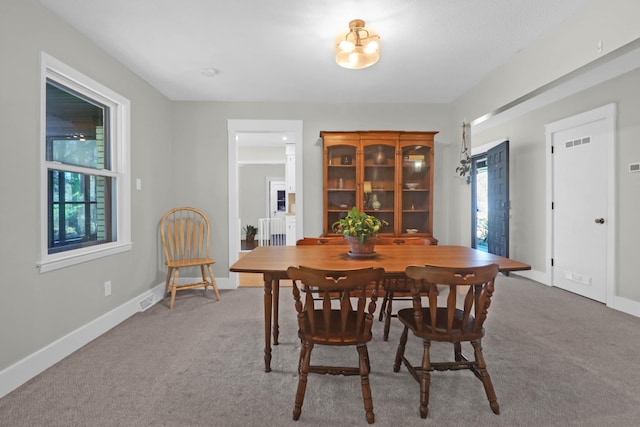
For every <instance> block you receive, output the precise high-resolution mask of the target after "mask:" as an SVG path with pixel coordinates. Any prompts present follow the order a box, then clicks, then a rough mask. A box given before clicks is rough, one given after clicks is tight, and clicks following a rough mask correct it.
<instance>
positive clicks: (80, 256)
mask: <svg viewBox="0 0 640 427" xmlns="http://www.w3.org/2000/svg"><path fill="white" fill-rule="evenodd" d="M40 58H41V61H40V63H41V72H40V259H39V260H38V262H37V266H38V267H39V269H40V273H45V272H47V271H53V270H57V269H60V268H64V267H68V266H71V265H75V264H80V263H83V262H87V261H91V260H94V259H98V258H102V257H105V256H109V255H114V254H117V253H121V252H125V251H129V250H131V248H132V246H133V243H132V242H131V185H130V184H131V166H130V160H129V159H130V111H131V105H130V102H129V100H128V99H127V98H125V97H123V96H121V95H119V94H117V93H115V92H114V91H112V90H111V89H109V88H107V87H105V86H103V85H101V84H100V83H98V82H96V81H95V80H93V79H91V78H89V77H87V76H85V75H84V74H82V73H80V72H78V71H76V70H74V69H73V68H71V67H69V66H68V65H66V64H64V63H62V62H61V61H59V60H57V59H55V58H53V57H52V56H50V55H48V54H46V53H45V52H41V56H40ZM47 78H50V79H52V80H54V81H56V82H59V83H61V84H63V85H65V86H66V87H69V88H71V89H73V90H76V91H78V92H79V93H82V94H84V95H87V96H89V97H91V98H93V99H96V100H99V101H100V102H103V103H104V104H105V105H108V106H109V107H110V113H111V120H110V121H109V123H110V126H111V129H110V131H111V133H110V134H111V138H112V140H111V144H110V146H111V150H112V151H111V162H112V168H111V171H112V172H113V173H114V174H115V176H116V177H117V179H116V182H117V186H116V197H117V212H116V238H115V240H114V241H113V242H109V243H105V244H101V245H97V246H90V247H86V248H79V249H74V250H69V251H63V252H58V253H54V254H49V251H48V224H47V208H48V206H47V164H48V163H47V161H46V149H45V147H46V144H45V139H46V135H47V121H46V112H47V105H46V84H47Z"/></svg>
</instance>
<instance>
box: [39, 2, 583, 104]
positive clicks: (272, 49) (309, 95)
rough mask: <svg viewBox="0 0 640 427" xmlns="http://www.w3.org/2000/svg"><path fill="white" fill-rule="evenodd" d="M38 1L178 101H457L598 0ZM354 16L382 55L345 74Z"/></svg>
mask: <svg viewBox="0 0 640 427" xmlns="http://www.w3.org/2000/svg"><path fill="white" fill-rule="evenodd" d="M39 1H40V2H41V3H42V4H43V5H45V6H46V7H47V8H49V9H51V10H52V11H54V12H55V13H56V14H58V15H59V16H60V17H61V18H62V19H64V20H65V21H67V22H68V23H69V24H70V25H71V26H73V27H74V28H76V29H77V30H78V31H80V32H81V33H83V34H85V35H86V36H87V37H89V38H90V39H91V40H93V41H94V42H95V43H96V44H97V45H99V46H101V47H102V48H103V49H104V50H105V51H107V52H108V53H109V54H110V55H112V56H113V57H115V58H116V59H117V60H119V61H120V62H121V63H123V64H124V65H125V66H127V67H128V68H129V69H131V70H132V71H134V72H135V73H136V74H138V75H139V76H140V77H142V78H143V79H144V80H146V81H147V82H148V83H149V84H151V85H152V86H153V87H155V88H156V89H158V90H159V91H160V92H161V93H163V94H164V95H166V96H167V97H168V98H169V99H171V100H198V101H238V102H244V101H246V102H310V101H312V102H394V103H396V102H427V103H449V102H451V101H452V100H454V99H456V98H457V97H458V96H460V95H462V94H463V93H464V92H465V91H467V90H468V89H470V88H471V87H473V86H474V85H475V84H477V83H478V82H479V81H480V80H482V79H483V78H484V77H485V76H486V75H487V74H488V73H490V72H491V71H492V70H494V69H496V68H497V67H499V66H500V65H501V64H503V63H504V62H505V61H507V60H508V59H509V58H510V57H512V56H514V55H515V54H517V53H518V51H520V50H521V49H523V48H525V47H526V46H528V45H529V44H531V43H532V42H533V41H535V40H536V39H537V38H538V37H540V36H541V35H543V34H545V33H547V32H549V31H550V30H552V29H553V28H554V27H557V26H558V25H561V24H562V22H563V21H565V20H566V19H567V18H568V17H570V16H572V15H574V14H575V13H576V12H577V11H578V10H580V9H581V8H582V7H584V6H585V5H586V4H587V3H588V2H589V1H590V0H375V1H374V0H370V1H363V0H341V1H338V0H182V1H176V0H108V1H105V0H39ZM356 18H359V19H363V20H365V21H366V23H367V26H370V27H371V28H372V29H374V30H376V31H377V32H378V33H379V34H380V37H381V58H380V61H379V62H378V63H377V64H375V65H374V66H372V67H370V68H367V69H363V70H346V69H343V68H340V67H339V66H338V65H336V63H335V61H334V58H333V44H334V40H335V37H336V35H337V34H338V33H340V32H343V31H346V29H347V26H348V23H349V21H350V20H352V19H356ZM205 69H214V70H215V72H216V73H215V75H214V76H213V77H208V76H206V75H204V74H203V72H202V71H203V70H205Z"/></svg>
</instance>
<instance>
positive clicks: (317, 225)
mask: <svg viewBox="0 0 640 427" xmlns="http://www.w3.org/2000/svg"><path fill="white" fill-rule="evenodd" d="M228 119H235V120H242V119H247V120H249V119H251V120H302V121H303V136H302V138H303V161H304V183H303V188H302V191H304V207H303V208H304V227H305V230H304V233H305V235H306V236H319V235H320V234H321V233H322V141H321V140H320V131H323V130H338V131H340V130H367V129H391V130H425V131H428V130H433V131H440V133H439V134H437V135H436V137H435V140H436V147H435V189H434V199H435V202H434V203H435V212H434V235H435V237H436V238H437V239H439V240H440V241H441V242H442V243H447V234H448V214H447V211H446V209H445V207H446V203H447V193H448V190H447V188H448V185H449V179H448V176H449V175H448V173H447V167H446V165H448V164H449V147H448V145H447V144H449V134H448V132H447V129H448V128H449V127H450V126H449V109H448V107H447V106H446V105H432V104H367V105H360V104H358V105H355V104H354V105H349V104H339V105H336V104H313V103H301V104H294V103H273V104H266V103H229V102H174V103H173V123H172V128H173V132H174V134H175V135H180V139H179V140H176V141H175V147H174V154H175V155H174V159H173V162H174V166H175V168H176V169H175V171H176V173H175V179H176V185H177V186H178V187H179V188H182V189H183V190H182V191H180V192H178V193H176V195H175V198H176V199H177V200H176V203H177V204H180V203H184V201H185V200H193V202H194V203H196V205H197V206H201V207H202V208H203V209H205V210H207V211H211V212H213V213H212V216H211V217H210V219H211V222H212V228H213V236H215V237H214V238H213V239H212V245H213V247H212V251H213V254H212V256H213V257H214V258H215V259H216V264H215V265H214V274H215V275H216V277H229V257H228V249H227V248H228V228H227V227H228V226H227V224H228V206H227V204H226V202H227V200H228V197H229V195H228V190H227V189H228V165H227V162H228V160H227V150H228V147H227V144H228V142H227V120H228ZM456 149H457V147H456ZM296 190H297V192H300V188H299V185H298V183H296ZM221 201H224V203H223V202H221Z"/></svg>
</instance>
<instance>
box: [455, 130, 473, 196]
mask: <svg viewBox="0 0 640 427" xmlns="http://www.w3.org/2000/svg"><path fill="white" fill-rule="evenodd" d="M466 131H467V124H466V123H465V122H462V143H461V144H460V164H459V165H458V167H457V168H456V172H457V173H458V174H459V175H460V177H461V178H464V177H465V176H466V181H467V184H471V173H470V171H471V156H470V154H469V153H470V152H469V147H467V139H466ZM467 174H468V175H467Z"/></svg>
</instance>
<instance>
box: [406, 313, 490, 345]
mask: <svg viewBox="0 0 640 427" xmlns="http://www.w3.org/2000/svg"><path fill="white" fill-rule="evenodd" d="M421 313H422V324H423V327H422V328H419V327H418V325H416V318H415V315H414V310H413V308H403V309H401V310H398V319H399V320H400V321H401V322H402V323H403V324H404V325H405V326H407V327H408V328H409V329H411V330H412V331H413V334H414V335H415V336H417V337H420V338H426V339H429V340H432V341H445V342H455V341H470V340H476V339H479V338H482V337H483V336H484V328H481V329H480V330H479V331H476V332H474V331H473V322H474V320H475V319H474V317H473V316H469V319H468V320H467V325H466V328H465V329H466V330H465V332H464V333H463V332H462V326H463V315H464V313H463V311H462V310H459V309H456V311H455V313H454V315H453V323H452V326H451V331H450V332H449V331H447V315H448V312H447V309H446V308H444V307H439V308H438V309H437V312H436V325H435V331H434V330H433V328H432V327H431V313H430V311H429V308H426V307H423V308H422V310H421Z"/></svg>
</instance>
